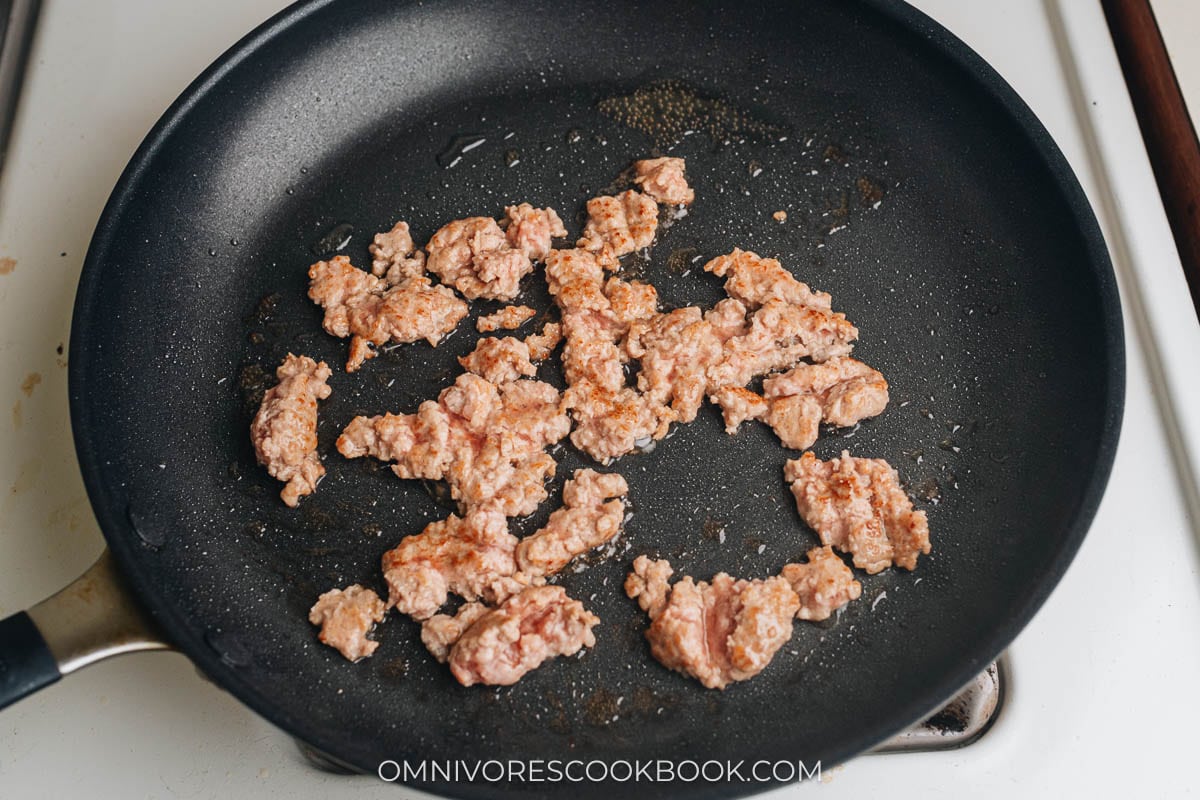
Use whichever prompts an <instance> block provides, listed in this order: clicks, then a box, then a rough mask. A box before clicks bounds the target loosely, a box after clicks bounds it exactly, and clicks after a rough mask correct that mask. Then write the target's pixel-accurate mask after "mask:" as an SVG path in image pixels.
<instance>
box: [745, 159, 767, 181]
mask: <svg viewBox="0 0 1200 800" xmlns="http://www.w3.org/2000/svg"><path fill="white" fill-rule="evenodd" d="M746 171H747V172H749V173H750V177H751V178H757V177H758V176H759V175H762V171H763V165H762V164H761V163H760V162H759V161H758V160H757V159H755V160H754V161H751V162H750V163H749V164H747V165H746Z"/></svg>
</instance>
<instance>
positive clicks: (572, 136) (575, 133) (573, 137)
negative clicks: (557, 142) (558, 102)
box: [564, 128, 583, 144]
mask: <svg viewBox="0 0 1200 800" xmlns="http://www.w3.org/2000/svg"><path fill="white" fill-rule="evenodd" d="M564 138H565V139H566V141H567V144H575V143H576V142H578V141H579V140H581V139H582V138H583V134H582V133H581V132H580V131H579V129H578V128H571V130H569V131H567V135H566V136H565V137H564Z"/></svg>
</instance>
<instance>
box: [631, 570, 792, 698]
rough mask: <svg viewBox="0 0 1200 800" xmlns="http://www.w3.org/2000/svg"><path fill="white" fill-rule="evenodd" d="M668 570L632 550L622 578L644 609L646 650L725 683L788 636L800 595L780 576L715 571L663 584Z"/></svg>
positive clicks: (706, 681) (713, 684)
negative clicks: (708, 577)
mask: <svg viewBox="0 0 1200 800" xmlns="http://www.w3.org/2000/svg"><path fill="white" fill-rule="evenodd" d="M670 574H671V571H670V567H669V565H665V562H662V561H658V562H656V561H654V560H652V559H650V558H647V557H646V556H638V557H637V558H636V559H635V560H634V562H633V571H632V572H631V573H630V574H629V577H628V578H627V579H626V581H625V592H626V594H628V595H629V596H630V597H633V598H636V599H638V601H639V605H641V606H642V607H643V608H644V609H646V610H647V612H648V613H649V614H650V616H651V622H650V627H649V629H648V630H647V631H646V638H647V639H648V640H649V641H650V652H651V654H652V655H653V656H654V657H655V658H656V659H657V660H658V661H659V663H661V664H662V665H663V666H665V667H667V668H668V669H673V670H675V671H677V672H681V673H683V674H685V675H690V676H692V677H693V678H695V679H696V680H698V681H700V683H702V684H703V685H704V686H706V687H707V688H709V689H724V688H725V687H727V686H728V685H729V684H730V683H733V682H735V681H744V680H748V679H749V678H752V677H754V676H755V675H757V674H758V673H759V672H761V671H762V670H763V669H764V668H765V667H766V666H767V664H769V663H770V662H771V659H772V658H773V657H774V655H775V653H776V652H777V651H778V650H779V648H780V647H782V646H783V643H784V642H786V641H787V640H788V639H789V638H790V637H791V635H792V618H793V617H794V616H795V614H796V612H797V610H798V609H799V608H800V600H799V598H797V597H796V593H795V592H794V591H792V588H791V585H790V584H789V583H788V582H787V580H785V579H784V578H782V577H779V576H775V577H772V578H767V579H766V580H751V581H747V580H735V579H734V578H732V577H730V576H729V575H727V574H725V573H724V572H721V573H718V574H717V575H715V576H714V577H713V579H712V582H711V583H706V582H704V581H701V582H699V583H696V582H694V581H693V580H692V578H690V577H684V578H683V579H681V580H679V581H677V582H676V583H675V584H674V585H672V586H670V587H669V588H668V587H667V583H666V581H667V579H668V577H669V576H670ZM664 598H665V600H664Z"/></svg>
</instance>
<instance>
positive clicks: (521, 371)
mask: <svg viewBox="0 0 1200 800" xmlns="http://www.w3.org/2000/svg"><path fill="white" fill-rule="evenodd" d="M458 363H459V364H462V366H463V369H465V370H466V371H467V372H474V373H475V374H476V375H478V376H480V377H481V378H483V379H484V380H485V381H491V382H492V383H495V384H500V383H507V382H508V381H515V380H516V379H517V378H520V377H522V376H524V377H530V376H532V375H535V374H537V367H535V366H534V365H533V362H532V361H530V359H529V345H527V344H525V342H523V341H521V340H520V339H516V338H513V337H512V336H504V337H501V338H495V337H492V336H487V337H484V338H483V339H480V340H479V343H478V344H476V345H475V349H474V350H472V351H471V352H470V353H468V354H467V355H465V356H461V357H460V358H459V359H458Z"/></svg>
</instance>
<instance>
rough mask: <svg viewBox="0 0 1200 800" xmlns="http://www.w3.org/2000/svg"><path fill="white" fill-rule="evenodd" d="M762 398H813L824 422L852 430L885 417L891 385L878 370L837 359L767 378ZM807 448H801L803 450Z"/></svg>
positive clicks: (852, 361)
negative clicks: (879, 417)
mask: <svg viewBox="0 0 1200 800" xmlns="http://www.w3.org/2000/svg"><path fill="white" fill-rule="evenodd" d="M763 396H764V397H766V398H767V399H768V400H773V399H776V398H783V397H792V396H804V397H811V398H813V399H814V400H816V401H817V404H818V406H819V407H820V414H821V421H822V422H827V423H829V424H831V425H837V426H839V427H849V426H851V425H854V424H856V423H858V422H859V421H861V420H864V419H867V418H868V417H874V416H878V415H879V414H882V413H883V410H884V408H886V407H887V404H888V384H887V381H886V380H885V379H884V377H883V375H882V374H881V373H880V372H879V371H878V370H875V369H872V368H871V367H868V366H867V365H866V364H864V363H863V362H861V361H858V360H856V359H853V358H849V357H846V356H836V357H834V358H831V359H829V360H828V361H825V362H824V363H821V364H801V365H800V366H797V367H795V368H794V369H792V370H791V371H789V372H786V373H784V374H783V375H778V376H776V377H773V378H767V379H766V380H765V381H763ZM810 444H811V443H810ZM807 446H808V445H801V449H803V448H804V447H807Z"/></svg>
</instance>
